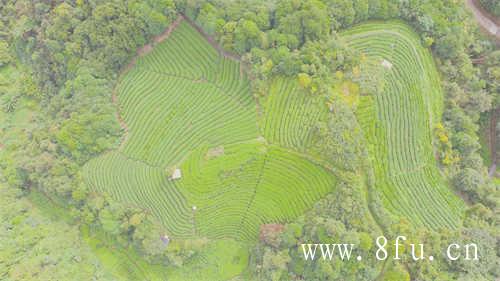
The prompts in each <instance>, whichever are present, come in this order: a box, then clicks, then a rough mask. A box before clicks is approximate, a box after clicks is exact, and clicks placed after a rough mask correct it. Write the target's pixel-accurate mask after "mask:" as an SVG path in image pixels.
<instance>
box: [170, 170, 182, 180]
mask: <svg viewBox="0 0 500 281" xmlns="http://www.w3.org/2000/svg"><path fill="white" fill-rule="evenodd" d="M181 177H182V173H181V169H175V170H174V172H173V173H172V176H171V177H170V179H171V180H177V179H180V178H181Z"/></svg>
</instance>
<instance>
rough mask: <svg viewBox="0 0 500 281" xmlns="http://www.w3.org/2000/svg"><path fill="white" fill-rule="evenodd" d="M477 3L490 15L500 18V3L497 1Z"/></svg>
mask: <svg viewBox="0 0 500 281" xmlns="http://www.w3.org/2000/svg"><path fill="white" fill-rule="evenodd" d="M479 2H480V3H481V5H482V6H483V7H484V8H485V9H486V10H487V11H488V12H490V13H491V14H492V15H494V16H497V17H500V2H498V1H497V0H479Z"/></svg>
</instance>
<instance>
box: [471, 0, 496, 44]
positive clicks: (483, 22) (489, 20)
mask: <svg viewBox="0 0 500 281" xmlns="http://www.w3.org/2000/svg"><path fill="white" fill-rule="evenodd" d="M465 4H466V5H467V7H469V9H470V10H471V11H472V14H473V15H474V17H475V18H476V20H477V22H478V24H479V25H480V26H481V27H482V28H483V29H484V30H485V31H487V32H488V33H489V34H490V35H492V36H494V37H496V38H497V39H500V19H497V18H495V17H494V16H492V15H491V14H489V13H488V12H487V11H486V10H485V9H484V8H483V7H481V5H480V4H479V3H478V0H465Z"/></svg>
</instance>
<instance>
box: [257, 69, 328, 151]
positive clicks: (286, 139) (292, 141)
mask: <svg viewBox="0 0 500 281" xmlns="http://www.w3.org/2000/svg"><path fill="white" fill-rule="evenodd" d="M262 105H263V116H262V120H261V121H260V123H261V128H262V131H263V134H264V137H265V138H266V140H267V141H269V142H270V143H273V144H279V145H281V146H284V147H290V148H294V149H297V150H299V151H305V150H306V149H307V148H308V146H309V145H310V144H311V140H312V135H313V134H312V133H313V129H314V126H315V125H316V124H317V122H318V121H319V120H320V119H321V118H322V117H324V116H325V115H326V107H325V105H324V104H322V103H321V99H319V98H318V97H314V96H312V95H310V94H307V93H306V92H305V91H301V90H300V88H299V85H298V83H297V82H296V81H295V80H293V79H284V78H280V79H275V80H274V81H273V82H272V84H271V87H270V91H269V93H268V95H267V96H266V97H265V99H264V100H263V101H262Z"/></svg>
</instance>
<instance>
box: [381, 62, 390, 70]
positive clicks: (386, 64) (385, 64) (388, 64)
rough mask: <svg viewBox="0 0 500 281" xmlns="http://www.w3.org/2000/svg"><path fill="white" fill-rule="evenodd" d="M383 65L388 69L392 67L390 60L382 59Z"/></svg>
mask: <svg viewBox="0 0 500 281" xmlns="http://www.w3.org/2000/svg"><path fill="white" fill-rule="evenodd" d="M382 66H383V67H385V68H386V69H391V68H392V63H391V62H390V61H388V60H382Z"/></svg>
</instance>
